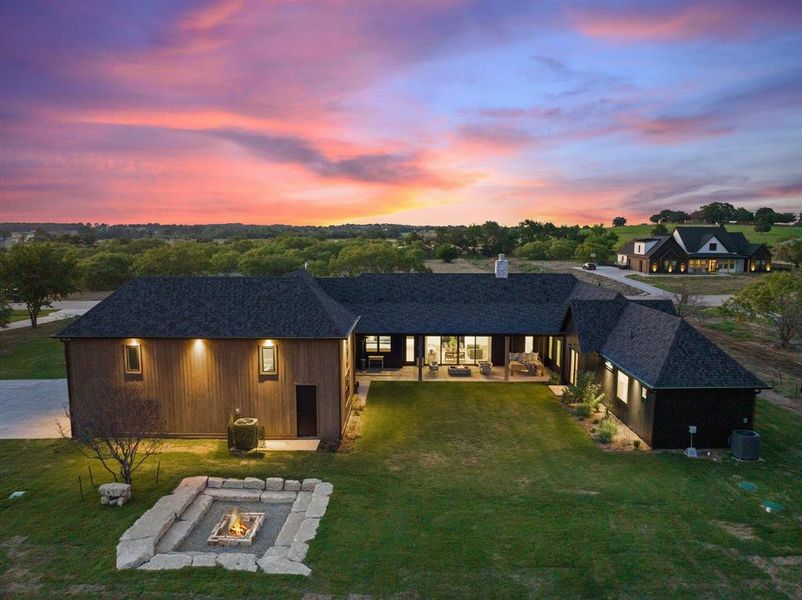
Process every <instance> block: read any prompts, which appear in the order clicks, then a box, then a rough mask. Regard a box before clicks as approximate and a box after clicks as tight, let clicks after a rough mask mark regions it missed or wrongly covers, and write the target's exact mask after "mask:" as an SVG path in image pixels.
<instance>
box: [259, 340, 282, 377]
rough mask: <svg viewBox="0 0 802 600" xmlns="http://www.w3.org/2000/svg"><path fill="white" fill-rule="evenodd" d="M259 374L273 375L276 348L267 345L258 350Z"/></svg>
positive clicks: (275, 371) (269, 344) (274, 371)
mask: <svg viewBox="0 0 802 600" xmlns="http://www.w3.org/2000/svg"><path fill="white" fill-rule="evenodd" d="M259 372H260V373H261V374H262V375H274V374H275V373H277V372H278V370H277V369H276V347H275V346H274V345H273V344H271V343H268V344H266V345H264V346H261V347H260V348H259Z"/></svg>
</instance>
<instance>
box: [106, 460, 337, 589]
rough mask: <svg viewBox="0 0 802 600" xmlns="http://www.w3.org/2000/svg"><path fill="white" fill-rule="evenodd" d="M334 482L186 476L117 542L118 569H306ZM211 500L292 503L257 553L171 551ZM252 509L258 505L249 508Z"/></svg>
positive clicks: (295, 572)
mask: <svg viewBox="0 0 802 600" xmlns="http://www.w3.org/2000/svg"><path fill="white" fill-rule="evenodd" d="M333 491H334V486H333V485H332V484H331V483H328V482H326V481H321V480H319V479H304V480H303V481H300V480H293V479H287V480H285V479H282V478H281V477H268V478H267V479H260V478H257V477H246V478H245V479H233V478H222V477H207V476H205V475H204V476H195V477H185V478H184V479H182V480H181V483H179V484H178V486H177V487H176V488H175V490H173V492H172V493H171V494H169V495H167V496H162V497H161V498H159V500H158V501H157V502H156V504H154V505H153V507H152V508H150V509H148V510H147V511H145V513H144V514H143V515H142V516H141V517H139V519H137V520H136V522H135V523H134V524H133V525H132V526H131V527H129V528H128V530H127V531H126V532H125V533H123V534H122V536H121V537H120V542H119V543H118V544H117V569H136V568H138V569H144V570H165V569H182V568H184V567H214V566H221V567H223V568H225V569H228V570H238V571H254V572H255V571H257V570H258V569H261V570H262V571H264V572H265V573H272V574H282V575H288V574H289V575H304V576H308V575H309V574H310V573H311V570H310V569H309V567H307V566H306V565H305V564H303V560H304V558H306V553H307V551H308V550H309V542H310V541H311V540H312V539H314V537H315V535H316V534H317V528H318V525H319V524H320V519H322V518H323V515H325V513H326V508H327V507H328V504H329V498H330V496H331V494H332V492H333ZM215 500H220V501H228V502H241V503H262V504H292V508H291V512H290V513H289V515H288V516H287V519H286V521H285V522H284V525H283V526H282V528H281V530H280V531H279V534H278V537H277V538H276V540H275V543H274V544H273V545H272V546H271V547H270V548H268V550H267V551H266V552H265V553H264V554H263V555H262V556H261V557H259V556H258V555H256V554H251V553H247V552H236V553H227V554H220V553H217V552H214V551H212V550H211V549H210V551H209V552H176V551H175V549H176V548H178V547H179V546H180V545H181V543H182V542H183V541H184V540H185V539H186V537H187V536H188V535H189V533H190V532H191V531H192V529H193V528H194V527H195V525H197V523H198V522H199V521H200V520H201V518H202V517H203V516H204V515H205V514H206V511H208V510H209V508H210V507H211V506H212V504H213V503H214V502H215ZM254 512H258V509H257V508H256V507H254Z"/></svg>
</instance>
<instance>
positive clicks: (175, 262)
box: [135, 242, 209, 275]
mask: <svg viewBox="0 0 802 600" xmlns="http://www.w3.org/2000/svg"><path fill="white" fill-rule="evenodd" d="M208 265H209V261H208V258H207V255H206V249H205V248H203V247H202V245H201V244H199V243H198V242H176V243H175V244H173V245H172V246H171V245H164V246H158V247H156V248H151V249H150V250H146V251H145V252H144V253H143V254H142V255H141V256H139V257H138V258H137V260H136V263H135V270H136V272H137V274H138V275H200V274H201V273H204V272H206V270H207V268H208Z"/></svg>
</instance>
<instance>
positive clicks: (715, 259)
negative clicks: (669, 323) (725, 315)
mask: <svg viewBox="0 0 802 600" xmlns="http://www.w3.org/2000/svg"><path fill="white" fill-rule="evenodd" d="M618 264H619V265H620V266H622V267H626V268H628V269H634V270H636V271H640V272H641V273H671V274H683V273H717V272H724V273H754V272H765V271H771V252H769V249H768V248H767V247H766V245H765V244H750V243H749V241H748V240H747V239H746V236H744V234H743V233H740V232H729V231H727V230H726V229H725V228H724V227H676V228H675V229H674V231H673V232H672V233H671V235H658V236H652V237H646V238H639V239H637V240H632V241H631V242H628V243H627V244H625V245H624V246H622V247H621V248H620V249H619V250H618Z"/></svg>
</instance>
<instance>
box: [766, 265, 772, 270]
mask: <svg viewBox="0 0 802 600" xmlns="http://www.w3.org/2000/svg"><path fill="white" fill-rule="evenodd" d="M768 271H771V263H766V272H768Z"/></svg>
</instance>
